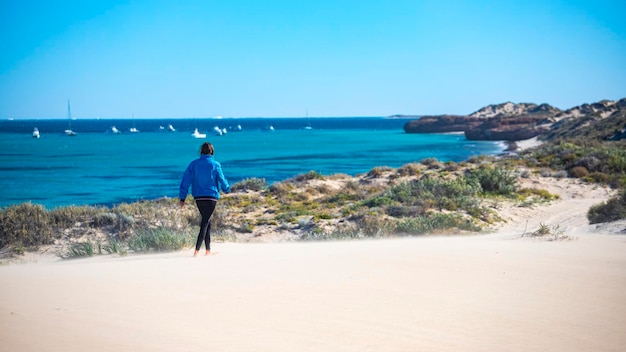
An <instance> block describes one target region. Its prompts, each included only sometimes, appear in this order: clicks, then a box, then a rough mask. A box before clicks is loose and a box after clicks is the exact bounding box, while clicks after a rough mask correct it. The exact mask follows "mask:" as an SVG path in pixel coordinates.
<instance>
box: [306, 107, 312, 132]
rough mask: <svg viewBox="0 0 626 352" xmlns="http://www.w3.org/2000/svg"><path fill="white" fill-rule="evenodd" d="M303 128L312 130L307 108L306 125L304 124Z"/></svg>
mask: <svg viewBox="0 0 626 352" xmlns="http://www.w3.org/2000/svg"><path fill="white" fill-rule="evenodd" d="M304 129H305V130H312V129H313V127H311V120H309V109H307V110H306V126H304Z"/></svg>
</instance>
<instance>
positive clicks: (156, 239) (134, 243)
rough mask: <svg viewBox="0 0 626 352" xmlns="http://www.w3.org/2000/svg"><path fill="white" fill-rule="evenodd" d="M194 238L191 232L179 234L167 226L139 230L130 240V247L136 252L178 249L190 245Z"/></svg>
mask: <svg viewBox="0 0 626 352" xmlns="http://www.w3.org/2000/svg"><path fill="white" fill-rule="evenodd" d="M193 243H194V240H193V239H192V237H191V236H190V235H189V234H177V233H174V232H172V231H171V230H170V229H166V228H155V229H146V230H142V231H138V232H137V233H136V234H135V235H134V236H132V237H131V238H130V239H129V240H128V247H129V248H130V249H132V250H133V251H135V252H163V251H177V250H180V249H183V248H185V247H189V246H191V245H192V244H193Z"/></svg>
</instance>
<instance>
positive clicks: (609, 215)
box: [587, 189, 626, 224]
mask: <svg viewBox="0 0 626 352" xmlns="http://www.w3.org/2000/svg"><path fill="white" fill-rule="evenodd" d="M587 219H588V220H589V223H590V224H598V223H602V222H611V221H617V220H622V219H626V190H623V189H622V190H621V191H620V192H619V193H618V194H617V195H616V196H614V197H611V198H610V199H609V200H607V201H606V202H603V203H600V204H596V205H594V206H592V207H591V208H589V211H588V212H587Z"/></svg>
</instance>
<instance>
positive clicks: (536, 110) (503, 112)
mask: <svg viewBox="0 0 626 352" xmlns="http://www.w3.org/2000/svg"><path fill="white" fill-rule="evenodd" d="M560 112H561V110H559V109H557V108H555V107H553V106H550V105H548V104H541V105H537V104H532V103H519V104H514V103H512V102H510V101H509V102H506V103H502V104H496V105H488V106H485V107H484V108H482V109H480V110H478V111H475V112H473V113H471V114H470V115H469V116H471V117H481V118H495V117H505V116H523V115H530V116H543V117H549V116H554V115H556V114H558V113H560Z"/></svg>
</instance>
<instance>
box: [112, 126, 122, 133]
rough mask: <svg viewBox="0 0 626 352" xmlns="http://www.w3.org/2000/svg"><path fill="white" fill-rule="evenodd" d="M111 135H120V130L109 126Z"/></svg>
mask: <svg viewBox="0 0 626 352" xmlns="http://www.w3.org/2000/svg"><path fill="white" fill-rule="evenodd" d="M111 133H113V134H120V133H121V132H120V130H118V129H117V127H115V126H111Z"/></svg>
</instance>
